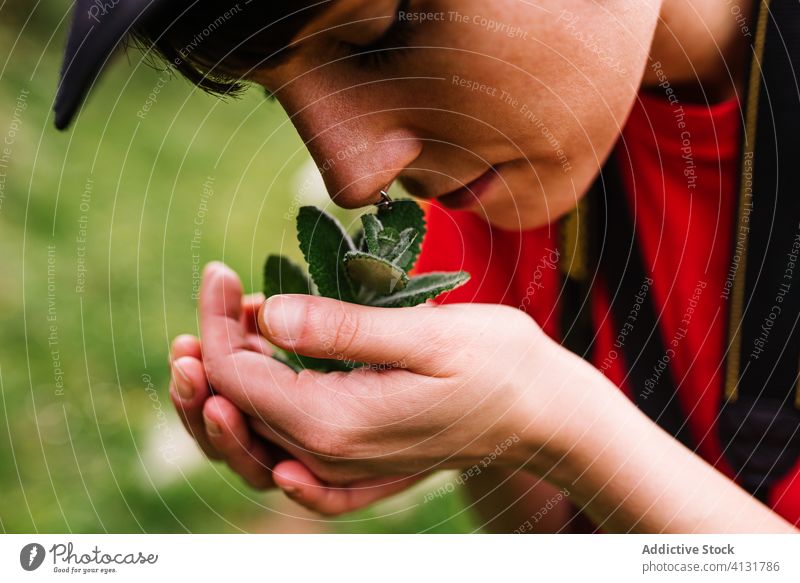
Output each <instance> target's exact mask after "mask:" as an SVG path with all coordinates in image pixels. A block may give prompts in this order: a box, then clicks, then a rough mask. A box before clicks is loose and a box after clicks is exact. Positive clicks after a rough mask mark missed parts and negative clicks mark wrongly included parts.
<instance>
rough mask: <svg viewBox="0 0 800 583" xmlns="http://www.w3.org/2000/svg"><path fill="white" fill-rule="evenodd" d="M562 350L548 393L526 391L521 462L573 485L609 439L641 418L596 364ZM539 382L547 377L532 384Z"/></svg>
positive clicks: (553, 362)
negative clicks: (526, 403) (525, 417)
mask: <svg viewBox="0 0 800 583" xmlns="http://www.w3.org/2000/svg"><path fill="white" fill-rule="evenodd" d="M557 348H558V350H557V351H556V352H555V353H554V354H552V355H551V358H550V359H549V361H548V369H547V370H548V373H546V374H547V377H548V381H547V382H546V383H544V386H546V387H547V394H546V395H544V397H543V396H542V395H543V393H545V391H542V390H534V389H532V388H528V390H527V391H526V397H527V399H526V401H527V402H528V406H527V407H524V409H525V410H526V415H527V419H528V421H527V422H526V424H525V425H523V427H524V429H523V430H522V431H520V432H519V435H520V437H521V442H522V446H521V447H520V448H519V450H520V451H519V454H520V455H521V456H522V458H523V459H518V460H517V461H518V462H520V464H522V465H524V467H525V469H526V470H528V471H530V472H533V473H535V474H537V475H540V476H543V477H546V478H547V479H548V480H549V481H551V482H557V483H571V482H572V481H574V480H575V479H576V478H577V477H578V476H580V475H581V474H583V473H585V472H586V470H587V465H590V464H591V463H592V460H596V459H597V458H598V456H599V455H600V454H601V452H602V451H603V450H604V448H606V447H607V446H608V445H609V443H608V440H607V436H610V435H614V434H617V435H618V434H619V431H620V428H621V427H626V426H628V425H629V424H630V423H632V422H633V421H635V420H637V419H638V418H640V417H641V414H640V412H639V411H638V409H636V407H635V406H634V405H633V404H632V403H631V402H630V401H629V400H628V399H627V398H626V397H625V395H624V394H623V393H622V392H621V391H620V390H619V388H618V387H616V386H615V385H614V384H613V383H612V382H611V381H609V380H608V379H607V378H606V377H605V376H604V375H603V374H602V373H601V372H600V371H598V370H597V369H596V368H594V367H593V366H592V365H591V364H590V363H588V362H586V361H585V360H583V359H581V358H580V357H578V356H576V355H575V354H572V353H571V352H569V351H567V350H566V349H564V348H562V347H561V346H557ZM540 376H541V375H540ZM534 383H536V384H539V383H541V378H540V379H535V378H534V380H533V381H529V384H534ZM518 467H520V466H518Z"/></svg>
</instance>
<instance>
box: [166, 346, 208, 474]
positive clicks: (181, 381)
mask: <svg viewBox="0 0 800 583" xmlns="http://www.w3.org/2000/svg"><path fill="white" fill-rule="evenodd" d="M199 354H200V342H199V341H198V340H197V338H194V337H193V336H179V337H178V338H176V339H175V342H173V350H172V358H173V360H172V381H171V382H170V389H169V394H170V398H171V399H172V403H173V405H174V406H175V410H176V411H177V412H178V416H179V417H180V419H181V422H182V423H183V426H184V427H185V428H186V431H188V432H189V434H190V435H191V436H192V438H194V440H195V441H197V444H198V445H199V446H200V449H202V450H203V452H204V453H205V454H206V455H207V456H208V457H210V458H212V459H219V457H220V454H219V452H218V451H217V450H216V448H215V447H214V446H213V445H211V443H210V442H209V440H208V438H207V436H206V431H205V426H204V424H203V413H202V411H203V404H204V403H205V401H206V399H208V397H209V396H210V395H211V391H210V389H209V387H208V381H207V379H206V373H205V370H204V368H203V363H202V362H201V361H200V360H199V358H198V356H199Z"/></svg>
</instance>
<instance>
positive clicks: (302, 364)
mask: <svg viewBox="0 0 800 583" xmlns="http://www.w3.org/2000/svg"><path fill="white" fill-rule="evenodd" d="M272 358H274V359H275V360H277V361H278V362H281V363H283V364H285V365H286V366H288V367H289V368H291V369H292V370H294V372H300V371H302V370H318V371H322V372H333V371H342V372H346V371H348V370H353V369H354V368H358V367H359V366H362V365H361V363H358V362H351V361H346V360H336V359H332V358H311V357H310V356H303V355H301V354H297V353H296V352H292V351H291V350H283V349H280V348H277V349H275V352H274V353H273V354H272Z"/></svg>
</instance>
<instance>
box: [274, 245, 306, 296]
mask: <svg viewBox="0 0 800 583" xmlns="http://www.w3.org/2000/svg"><path fill="white" fill-rule="evenodd" d="M310 293H311V282H310V281H309V279H308V276H306V273H305V271H304V270H303V268H302V267H300V266H299V265H297V264H296V263H293V262H292V261H291V260H289V259H287V258H286V257H283V256H282V255H270V256H269V257H268V258H267V263H266V264H265V265H264V295H265V296H266V297H268V298H269V297H272V296H276V295H279V294H310Z"/></svg>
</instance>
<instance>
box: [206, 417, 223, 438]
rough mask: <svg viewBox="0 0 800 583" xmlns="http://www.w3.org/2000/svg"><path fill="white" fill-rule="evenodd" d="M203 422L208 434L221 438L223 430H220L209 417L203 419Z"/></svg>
mask: <svg viewBox="0 0 800 583" xmlns="http://www.w3.org/2000/svg"><path fill="white" fill-rule="evenodd" d="M203 421H204V422H205V424H206V433H208V434H209V435H210V436H211V437H219V436H220V435H222V429H220V427H219V425H217V424H216V423H214V422H213V421H211V419H209V418H208V417H203Z"/></svg>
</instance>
